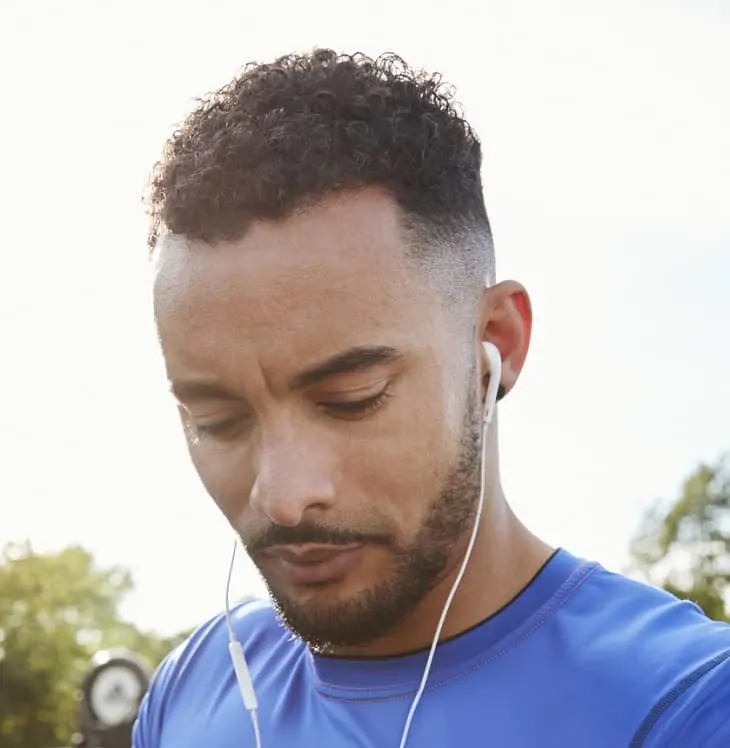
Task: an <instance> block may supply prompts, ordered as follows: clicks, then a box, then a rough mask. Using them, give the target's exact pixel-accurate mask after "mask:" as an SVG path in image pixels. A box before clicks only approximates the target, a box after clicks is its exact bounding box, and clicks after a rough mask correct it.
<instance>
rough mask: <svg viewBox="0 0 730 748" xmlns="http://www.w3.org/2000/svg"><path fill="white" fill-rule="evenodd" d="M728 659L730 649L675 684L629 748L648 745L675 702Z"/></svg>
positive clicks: (650, 713) (637, 733)
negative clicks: (653, 733)
mask: <svg viewBox="0 0 730 748" xmlns="http://www.w3.org/2000/svg"><path fill="white" fill-rule="evenodd" d="M727 659H730V649H727V650H725V651H724V652H721V653H720V654H719V655H716V656H715V657H713V658H712V659H711V660H707V661H706V662H703V663H702V665H700V666H699V667H698V668H696V669H695V670H693V671H692V672H691V673H690V674H689V675H686V676H685V677H684V678H682V680H681V681H679V683H677V684H675V685H674V686H673V687H672V688H671V689H670V690H669V691H667V693H665V694H664V696H662V698H661V699H659V701H657V703H656V704H654V706H653V707H652V708H651V710H650V711H649V713H648V714H647V715H646V717H645V718H644V721H643V722H642V723H641V724H640V725H639V729H638V730H637V731H636V732H635V733H634V737H633V738H632V740H631V744H630V746H629V748H642V746H645V745H646V741H647V739H648V738H649V737H651V732H652V730H653V729H654V728H655V727H656V725H657V724H658V722H659V720H660V719H661V718H662V717H663V716H664V715H665V714H666V712H667V710H668V709H669V708H670V707H671V706H672V704H674V702H675V701H676V700H677V699H678V698H679V697H680V696H682V695H683V694H685V693H686V692H687V691H689V689H690V688H692V686H694V685H695V684H696V683H697V682H698V681H700V680H701V679H702V678H704V676H705V675H707V674H708V673H710V672H712V671H713V670H714V669H715V668H716V667H717V666H718V665H721V664H722V663H723V662H725V661H726V660H727Z"/></svg>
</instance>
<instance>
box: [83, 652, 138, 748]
mask: <svg viewBox="0 0 730 748" xmlns="http://www.w3.org/2000/svg"><path fill="white" fill-rule="evenodd" d="M150 675H151V674H150V671H149V670H148V668H147V666H146V665H145V664H144V663H143V662H142V661H141V660H140V659H139V658H138V657H136V656H135V655H134V654H132V653H131V652H128V651H126V650H116V651H106V650H103V651H101V652H97V653H96V655H94V658H93V660H92V663H91V669H90V670H89V672H88V673H87V675H86V678H85V679H84V682H83V685H82V696H81V708H80V715H79V731H80V736H79V740H80V742H76V743H74V745H75V746H79V747H80V746H83V747H84V748H131V745H132V727H133V725H134V720H135V719H136V717H137V712H138V710H139V705H140V703H141V701H142V697H143V696H144V694H145V692H146V691H147V687H148V686H149V682H150Z"/></svg>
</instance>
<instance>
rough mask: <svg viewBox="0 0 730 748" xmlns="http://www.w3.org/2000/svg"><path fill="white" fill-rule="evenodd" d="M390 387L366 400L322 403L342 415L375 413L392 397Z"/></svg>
mask: <svg viewBox="0 0 730 748" xmlns="http://www.w3.org/2000/svg"><path fill="white" fill-rule="evenodd" d="M390 395H391V393H390V388H388V387H386V388H385V389H384V390H382V391H381V392H378V394H377V395H373V396H372V397H367V398H365V399H364V400H355V401H353V402H341V403H329V404H324V405H322V407H323V408H325V409H326V410H329V411H334V412H336V413H340V414H342V415H349V416H355V415H367V414H369V413H374V412H375V411H376V410H378V408H380V407H381V406H382V405H383V404H384V403H385V401H386V400H387V399H388V398H389V397H390Z"/></svg>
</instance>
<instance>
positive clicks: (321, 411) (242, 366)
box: [150, 51, 530, 647]
mask: <svg viewBox="0 0 730 748" xmlns="http://www.w3.org/2000/svg"><path fill="white" fill-rule="evenodd" d="M480 166H481V156H480V148H479V143H478V141H477V139H476V136H475V135H474V134H473V132H472V131H471V129H470V128H469V126H468V125H467V123H466V122H465V121H464V120H463V119H462V118H461V117H460V116H459V115H458V113H457V112H456V110H455V108H454V106H453V103H452V101H451V99H450V97H449V95H448V94H447V93H446V92H445V91H444V89H443V88H442V86H441V84H440V82H439V80H438V78H436V77H428V76H426V75H423V74H416V73H414V72H412V71H410V70H409V69H408V68H407V67H406V66H405V64H404V63H402V62H401V61H400V60H397V59H395V58H381V59H378V60H374V61H373V60H369V59H367V58H364V57H343V56H337V55H335V54H334V53H331V52H326V51H317V52H314V53H313V54H311V55H305V56H301V57H287V58H284V59H281V60H279V61H277V62H276V63H273V64H271V65H260V66H249V67H248V68H247V69H246V70H245V71H244V73H243V74H242V75H241V76H240V77H239V78H237V79H236V80H234V81H233V82H232V83H231V84H230V85H229V86H227V87H226V88H224V89H223V90H222V91H220V92H218V93H217V94H215V95H214V96H213V97H211V98H209V99H208V100H206V101H204V102H203V104H202V105H201V106H200V108H199V109H198V110H197V111H196V112H194V113H193V114H192V115H190V117H189V118H188V120H187V121H186V122H185V123H184V124H183V126H182V127H181V129H180V130H179V131H178V132H177V133H176V134H175V136H174V137H173V138H172V139H171V141H170V142H169V143H168V145H167V147H166V149H165V153H164V156H163V159H162V161H161V162H160V164H158V165H157V167H156V169H155V172H154V175H153V184H152V196H151V212H152V229H151V233H150V245H151V247H152V248H153V249H155V250H156V254H157V255H158V257H157V262H158V274H157V280H156V286H155V307H156V316H157V322H158V329H159V335H160V339H161V343H162V348H163V353H164V355H165V361H166V365H167V370H168V375H169V378H170V380H171V383H172V386H173V391H174V393H175V395H176V397H177V399H178V402H179V403H180V412H181V416H182V419H183V423H184V426H185V429H186V433H187V435H188V443H189V448H190V452H191V456H192V459H193V462H194V464H195V466H196V468H197V470H198V473H199V475H200V477H201V479H202V481H203V483H204V485H205V486H206V488H207V490H208V491H209V493H210V494H211V496H212V497H213V498H214V500H215V501H216V503H217V504H218V506H219V507H220V509H221V510H222V511H223V513H224V514H225V516H226V517H227V519H228V520H229V522H230V523H231V524H232V526H233V527H234V528H235V529H236V530H237V532H238V533H239V534H240V535H241V537H242V539H243V542H244V543H245V545H246V547H247V549H248V551H249V553H250V555H251V557H252V558H253V560H254V562H255V563H256V564H257V565H258V567H259V569H260V570H261V572H262V574H263V576H264V578H265V580H266V582H267V584H268V586H269V589H270V591H271V594H272V598H273V599H274V601H275V603H276V604H277V605H278V608H279V610H280V613H281V615H282V617H283V618H284V620H285V621H286V622H287V623H288V624H289V625H290V626H291V628H292V629H293V630H294V631H295V632H297V633H299V634H300V635H301V636H302V637H303V638H304V639H306V640H307V641H309V642H310V643H311V644H313V645H315V646H321V647H326V646H328V645H330V646H347V645H357V644H360V643H366V642H368V641H371V640H374V639H377V638H379V637H381V636H383V635H384V634H386V633H388V632H389V631H391V630H393V628H394V627H396V626H397V625H398V624H399V623H400V622H402V621H403V619H404V617H406V616H407V615H408V614H409V613H410V612H412V611H413V609H414V608H415V607H416V606H417V605H418V603H419V602H420V601H421V600H422V599H423V598H424V597H425V596H427V594H428V592H429V591H430V590H431V588H432V587H433V586H434V584H435V583H436V582H437V581H438V580H439V579H440V578H442V577H443V575H444V574H446V573H448V572H449V570H450V569H451V568H452V567H453V566H454V564H456V563H457V562H458V558H459V556H460V554H461V553H462V552H463V547H464V543H465V540H466V537H467V534H468V530H469V528H470V520H471V519H472V518H473V514H474V509H475V505H476V502H477V499H478V490H479V465H480V434H479V430H480V425H479V422H480V418H479V416H480V410H481V397H482V395H483V382H484V378H485V377H486V376H488V371H487V369H486V366H485V361H484V359H483V356H481V355H480V350H481V348H480V345H479V343H480V341H481V340H484V339H490V340H491V341H492V342H494V343H495V344H496V345H497V346H498V347H499V348H500V350H501V352H502V356H503V358H504V372H503V382H502V383H503V386H504V387H505V388H506V389H509V388H510V387H511V385H512V384H513V383H514V381H515V379H516V377H517V376H518V374H519V371H520V369H521V367H522V364H523V362H524V357H525V354H526V351H527V345H528V343H529V333H530V311H529V303H528V301H527V297H526V295H525V294H524V292H523V290H522V289H521V287H519V286H518V285H517V284H510V283H507V284H499V285H497V286H492V287H491V288H489V289H488V290H487V289H486V286H487V285H488V282H489V281H490V279H491V276H492V274H493V262H494V260H493V250H492V241H491V234H490V228H489V223H488V220H487V215H486V211H485V208H484V202H483V198H482V191H481V181H480ZM333 544H334V545H336V546H337V547H338V548H339V549H342V550H340V552H338V553H337V554H333V553H332V545H333Z"/></svg>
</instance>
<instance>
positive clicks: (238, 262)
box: [155, 191, 443, 368]
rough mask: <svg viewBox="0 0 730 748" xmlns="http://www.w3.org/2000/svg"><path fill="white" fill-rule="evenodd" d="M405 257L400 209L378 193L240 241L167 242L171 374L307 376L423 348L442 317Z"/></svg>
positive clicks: (165, 338) (160, 318) (348, 198)
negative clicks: (225, 367) (286, 370)
mask: <svg viewBox="0 0 730 748" xmlns="http://www.w3.org/2000/svg"><path fill="white" fill-rule="evenodd" d="M406 250H407V245H406V242H405V239H404V236H403V231H402V229H401V226H400V221H399V214H398V210H397V208H396V205H395V203H394V201H392V200H391V199H390V198H389V197H388V196H386V195H384V194H382V193H380V192H376V191H361V192H358V193H354V194H348V195H342V196H338V197H337V198H334V199H331V200H329V201H327V202H325V203H322V204H320V205H317V206H315V207H313V208H310V209H308V210H306V211H303V212H301V213H300V214H296V215H294V216H291V217H289V218H287V219H285V220H282V221H277V222H260V223H257V224H254V225H253V226H252V227H251V228H250V230H249V231H248V232H247V233H246V235H245V236H244V237H243V238H242V239H240V240H237V241H232V242H223V243H219V244H215V245H213V246H209V245H202V244H196V243H194V242H185V241H182V240H170V241H167V242H165V243H163V246H162V247H161V248H160V252H159V257H158V258H157V275H156V282H155V310H156V317H157V322H158V329H159V334H160V339H161V342H162V346H163V351H164V353H165V356H166V358H167V359H168V365H170V363H172V364H173V365H186V366H197V367H204V368H207V367H209V366H210V365H211V363H215V364H216V365H218V366H220V365H222V364H223V363H224V362H225V360H226V359H230V364H231V366H240V365H242V360H241V357H246V356H248V357H249V359H251V360H255V361H256V362H257V364H258V365H260V366H264V365H271V366H272V367H276V366H277V365H290V364H291V361H290V359H292V358H295V359H297V360H298V361H300V363H301V365H302V366H304V365H306V364H307V363H309V362H314V361H316V360H318V359H320V358H323V357H327V356H329V355H332V353H334V352H337V351H338V350H339V349H343V348H347V347H351V346H358V345H372V344H373V343H374V342H377V343H379V344H387V345H392V346H396V347H403V346H407V345H408V344H410V345H418V341H419V338H421V337H422V336H425V335H426V334H427V333H430V334H431V335H437V334H438V329H436V328H438V327H439V326H440V323H439V320H440V318H443V314H442V313H439V311H438V305H437V304H436V303H435V302H434V299H433V294H432V292H430V291H429V288H428V284H427V283H426V282H425V274H424V273H420V272H418V271H417V270H415V267H414V265H413V261H412V260H410V259H408V256H407V252H406ZM386 338H387V339H386Z"/></svg>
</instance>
